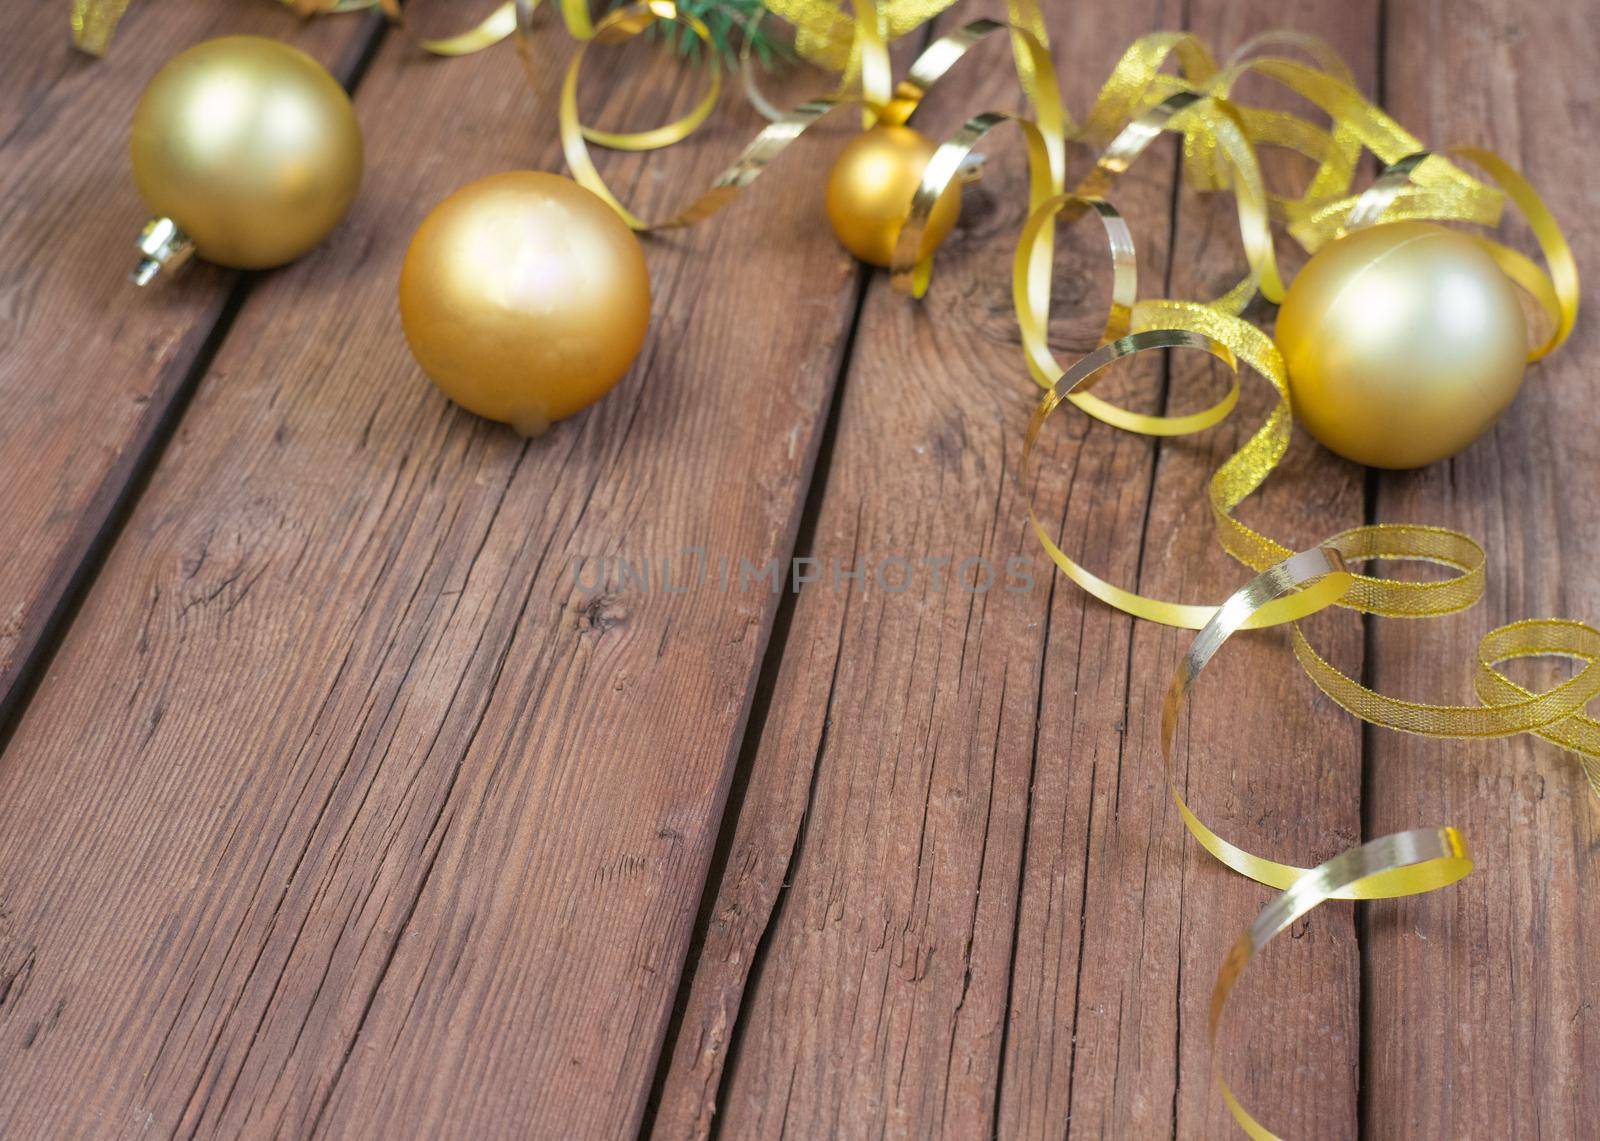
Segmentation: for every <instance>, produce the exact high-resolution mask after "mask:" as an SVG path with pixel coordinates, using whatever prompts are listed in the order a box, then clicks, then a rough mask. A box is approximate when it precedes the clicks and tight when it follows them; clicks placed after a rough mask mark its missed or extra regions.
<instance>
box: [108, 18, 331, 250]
mask: <svg viewBox="0 0 1600 1141" xmlns="http://www.w3.org/2000/svg"><path fill="white" fill-rule="evenodd" d="M130 150H131V152H132V157H133V178H134V182H135V183H137V184H138V187H139V196H140V197H141V198H143V199H144V201H145V205H147V206H149V207H150V209H151V210H153V211H154V212H155V213H156V214H158V215H163V216H165V217H168V218H171V219H172V220H173V221H174V222H175V223H177V225H178V226H179V227H180V228H181V229H182V230H183V231H184V232H185V233H186V234H187V235H188V236H189V238H190V239H191V240H192V241H193V242H194V245H195V250H196V251H197V252H198V253H199V254H200V256H201V257H203V258H206V259H208V260H210V261H214V262H217V263H218V264H220V265H226V266H233V267H234V268H236V269H264V268H266V267H268V266H275V265H282V264H283V263H284V262H288V261H293V260H294V259H295V258H297V257H299V256H300V255H301V254H303V253H305V252H306V251H307V250H309V249H310V248H311V247H312V246H314V245H316V244H317V243H318V242H320V241H321V240H322V239H323V238H324V237H325V236H326V235H327V234H328V232H329V231H330V230H332V229H333V227H334V226H336V225H337V224H338V222H339V219H340V218H343V217H344V214H345V211H346V210H348V209H349V208H350V203H351V202H353V201H354V200H355V196H356V190H357V188H358V187H359V186H360V185H361V160H362V153H361V152H362V147H361V127H360V124H358V123H357V122H356V115H355V111H354V109H353V108H352V107H351V106H350V97H349V96H348V95H346V94H345V93H344V88H342V87H340V86H339V83H338V81H337V80H335V79H334V78H333V76H331V75H329V74H328V72H327V70H326V69H324V68H323V66H322V65H321V64H319V63H318V62H317V61H316V60H314V59H312V58H311V57H310V56H308V55H307V54H306V53H305V52H303V51H300V50H299V49H298V48H292V47H290V46H289V45H288V44H284V43H280V42H279V41H277V40H269V39H264V38H262V37H260V36H223V37H222V38H221V39H215V40H207V41H206V42H205V43H202V44H197V45H195V46H194V47H192V48H190V49H189V50H188V51H185V52H181V53H180V54H178V55H176V56H174V57H173V58H172V60H170V61H169V62H168V63H167V65H166V66H165V67H163V68H162V69H161V70H160V71H158V72H157V73H156V75H155V78H154V79H152V80H151V81H150V85H149V86H148V87H146V88H145V90H144V95H143V96H141V97H140V99H139V105H138V107H137V108H136V109H135V110H134V112H133V131H132V137H131V140H130Z"/></svg>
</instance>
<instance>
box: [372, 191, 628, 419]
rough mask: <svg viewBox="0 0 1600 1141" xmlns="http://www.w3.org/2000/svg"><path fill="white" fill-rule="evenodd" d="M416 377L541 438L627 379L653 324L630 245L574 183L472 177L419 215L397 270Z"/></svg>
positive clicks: (616, 223)
mask: <svg viewBox="0 0 1600 1141" xmlns="http://www.w3.org/2000/svg"><path fill="white" fill-rule="evenodd" d="M400 324H401V326H402V328H404V330H405V334H406V340H407V342H409V344H410V345H411V352H412V353H413V354H414V355H415V356H416V358H417V363H418V364H420V365H421V366H422V371H423V372H425V373H427V374H428V376H429V377H430V378H432V380H433V382H434V383H435V384H437V385H438V386H439V388H440V389H441V390H443V392H444V394H445V395H446V396H448V397H449V398H450V399H451V400H454V401H455V402H456V403H457V404H460V405H461V406H462V407H463V408H466V409H467V410H468V411H471V412H476V413H477V414H478V415H480V416H487V417H488V418H489V419H491V420H500V421H503V422H504V423H507V424H510V425H511V426H512V427H513V428H515V429H516V430H517V431H518V432H521V433H522V434H523V435H537V434H539V433H541V432H543V431H544V430H545V429H547V428H548V427H549V426H550V425H551V423H553V422H554V421H556V420H560V419H563V418H564V417H567V416H571V415H572V414H573V413H574V412H578V411H580V410H581V409H584V408H587V407H588V406H589V405H591V404H593V403H594V402H595V401H597V400H599V399H600V398H601V397H602V396H604V395H605V394H606V393H607V392H609V391H610V390H611V387H612V386H613V385H615V384H616V383H617V381H618V380H620V379H622V376H623V374H624V373H626V372H627V371H628V368H629V366H630V365H632V364H633V359H634V357H636V356H638V354H639V348H640V346H641V345H643V344H644V335H645V330H646V329H647V327H648V326H649V324H650V275H649V273H648V272H647V270H646V269H645V262H644V251H643V250H642V249H640V248H639V239H638V238H636V237H634V234H633V231H632V230H630V229H628V227H627V226H626V225H624V224H623V221H622V219H621V218H619V217H618V216H617V214H616V212H615V211H613V210H612V209H611V207H610V206H608V205H606V203H605V202H603V201H601V199H599V198H598V197H596V196H595V195H593V194H591V193H590V192H589V191H587V190H585V189H584V188H583V187H581V186H579V185H578V184H577V183H576V182H573V181H572V180H571V179H568V178H562V177H560V176H559V175H554V174H542V173H539V172H536V171H514V172H511V173H508V174H494V175H490V176H489V177H488V178H480V179H479V180H478V181H477V182H472V183H469V184H467V185H466V186H463V187H462V188H461V189H460V190H457V191H456V192H455V193H454V194H452V195H450V197H448V198H446V199H445V200H444V201H443V202H441V203H439V205H438V206H436V207H434V209H433V212H432V213H430V214H429V215H428V216H427V217H426V218H424V219H423V220H422V225H421V226H419V227H417V232H416V235H415V236H414V237H413V238H412V239H411V247H410V248H409V249H408V250H407V251H406V260H405V265H404V266H403V267H402V268H401V270H400Z"/></svg>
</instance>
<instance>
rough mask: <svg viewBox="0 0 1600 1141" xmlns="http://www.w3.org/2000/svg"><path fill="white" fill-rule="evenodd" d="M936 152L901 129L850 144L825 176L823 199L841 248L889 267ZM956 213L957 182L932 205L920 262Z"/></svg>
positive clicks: (877, 130)
mask: <svg viewBox="0 0 1600 1141" xmlns="http://www.w3.org/2000/svg"><path fill="white" fill-rule="evenodd" d="M936 150H938V147H936V146H935V145H934V144H933V142H932V141H931V140H930V139H928V138H927V137H926V136H925V135H922V134H920V133H919V132H917V131H914V130H912V129H911V128H910V127H900V126H882V127H873V128H872V129H871V130H870V131H864V132H863V133H862V134H860V135H858V136H857V137H856V138H854V139H852V140H851V141H850V142H849V144H848V145H847V146H846V147H845V148H844V150H843V151H841V152H840V154H839V158H838V161H836V162H835V163H834V164H833V172H832V173H831V174H829V176H828V199H827V200H828V221H829V222H831V223H832V224H833V232H834V233H835V234H837V235H838V237H839V241H840V243H841V244H842V245H843V246H844V248H845V249H847V250H849V251H850V252H851V253H852V254H854V255H855V256H856V257H858V258H860V259H861V260H862V261H864V262H867V263H869V264H871V265H876V266H882V267H883V268H885V269H887V268H888V267H889V263H890V262H891V261H892V260H893V259H894V244H895V241H896V239H897V238H899V236H900V227H901V225H902V224H904V222H905V220H906V215H907V214H909V213H910V212H911V198H912V196H913V195H915V194H916V192H917V184H918V183H920V182H921V181H922V171H923V168H924V167H926V166H927V165H928V160H929V159H931V158H932V157H933V152H934V151H936ZM960 213H961V186H960V183H959V181H956V182H952V183H951V184H950V185H949V186H948V187H946V188H945V192H944V193H943V194H941V195H940V196H939V199H938V201H937V202H935V203H934V206H933V213H932V214H931V215H930V216H929V218H928V225H927V229H926V230H924V231H923V235H922V248H921V250H920V252H919V254H918V256H919V258H920V257H927V256H928V255H929V254H931V253H933V251H934V250H936V249H938V248H939V245H940V243H942V242H943V241H944V240H945V238H946V237H948V236H949V234H950V231H951V229H952V228H953V227H954V226H955V224H956V218H957V217H958V216H959V215H960Z"/></svg>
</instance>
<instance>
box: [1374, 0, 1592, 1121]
mask: <svg viewBox="0 0 1600 1141" xmlns="http://www.w3.org/2000/svg"><path fill="white" fill-rule="evenodd" d="M1595 16H1596V11H1595V8H1594V6H1593V5H1575V4H1574V5H1533V4H1517V3H1508V2H1505V0H1495V2H1490V3H1481V4H1472V5H1461V4H1445V3H1429V4H1415V5H1413V4H1391V5H1389V34H1388V37H1387V54H1388V59H1387V67H1386V74H1387V76H1388V84H1387V92H1388V101H1389V106H1390V107H1391V108H1392V109H1393V111H1394V112H1395V114H1397V115H1399V116H1400V117H1401V119H1402V120H1403V121H1405V122H1408V123H1412V124H1414V125H1415V127H1416V128H1417V129H1418V130H1419V131H1420V132H1422V133H1423V135H1424V137H1426V138H1428V139H1431V140H1438V141H1439V142H1471V143H1476V144H1479V145H1486V146H1489V147H1492V148H1493V149H1495V150H1497V151H1499V152H1500V153H1501V154H1503V155H1504V156H1505V157H1506V158H1507V159H1508V160H1509V161H1511V162H1512V163H1514V164H1515V165H1517V166H1518V167H1520V168H1521V169H1522V170H1523V171H1524V172H1525V173H1526V174H1527V176H1528V177H1529V178H1530V179H1532V180H1533V183H1534V185H1535V186H1537V187H1538V188H1539V190H1540V192H1541V194H1543V195H1544V197H1545V199H1546V201H1547V202H1548V203H1549V205H1550V207H1551V209H1552V210H1554V211H1555V214H1556V216H1557V217H1558V218H1559V219H1560V220H1561V223H1562V226H1563V227H1564V228H1565V230H1566V233H1567V236H1568V238H1569V240H1570V241H1571V242H1572V245H1573V248H1574V249H1575V250H1576V251H1577V257H1578V261H1579V265H1580V268H1581V269H1582V270H1583V271H1585V272H1587V273H1588V274H1589V277H1588V279H1587V281H1586V285H1587V286H1588V287H1589V288H1586V290H1585V295H1584V299H1583V303H1584V306H1585V308H1586V312H1585V313H1584V314H1583V316H1582V317H1580V319H1579V322H1578V327H1577V330H1576V332H1575V333H1574V334H1573V337H1572V339H1571V340H1570V341H1568V343H1567V344H1566V346H1565V347H1564V348H1562V350H1561V351H1560V352H1558V353H1556V354H1555V355H1554V356H1551V357H1548V358H1546V359H1545V360H1544V361H1542V362H1540V363H1539V364H1538V365H1535V366H1533V367H1532V368H1530V370H1529V373H1528V378H1527V380H1526V382H1525V383H1524V385H1523V388H1522V392H1521V393H1520V394H1519V395H1518V397H1517V400H1516V403H1514V404H1513V405H1512V406H1511V408H1510V410H1509V411H1508V412H1507V414H1506V415H1505V416H1504V417H1503V418H1502V419H1501V421H1500V423H1499V424H1498V425H1496V427H1495V429H1494V431H1493V432H1491V433H1490V434H1489V435H1487V436H1485V437H1484V438H1483V439H1481V440H1479V441H1478V442H1477V443H1476V444H1474V445H1472V447H1470V448H1468V449H1467V450H1466V451H1465V452H1463V453H1462V454H1461V455H1459V456H1457V457H1456V458H1454V459H1452V460H1450V461H1448V462H1446V463H1442V464H1437V465H1435V466H1434V467H1432V468H1429V469H1427V470H1425V471H1422V472H1419V473H1416V474H1412V475H1404V476H1389V475H1386V476H1384V477H1383V478H1382V479H1380V480H1379V481H1378V484H1377V497H1376V508H1377V515H1378V517H1379V518H1380V519H1381V520H1384V521H1400V520H1404V521H1411V520H1417V521H1421V522H1426V523H1441V524H1447V525H1449V526H1452V527H1458V528H1460V529H1462V530H1465V531H1467V532H1469V533H1471V534H1472V535H1474V536H1476V537H1477V538H1478V540H1479V541H1480V542H1482V543H1483V545H1484V547H1485V549H1486V550H1487V551H1488V552H1489V563H1488V568H1487V569H1488V576H1489V589H1488V592H1487V593H1486V594H1485V596H1484V600H1483V602H1481V603H1480V604H1479V605H1478V606H1477V607H1475V608H1474V609H1472V610H1470V611H1468V612H1466V613H1465V614H1462V615H1459V616H1456V617H1454V618H1451V619H1448V620H1444V621H1435V622H1423V623H1408V622H1381V621H1380V622H1375V623H1374V624H1373V628H1372V670H1373V674H1372V676H1373V682H1374V684H1375V685H1377V686H1378V687H1379V688H1381V689H1382V690H1384V691H1385V692H1387V693H1394V694H1399V695H1402V696H1406V697H1411V698H1413V699H1415V700H1420V701H1466V702H1470V701H1471V700H1472V681H1471V668H1470V663H1471V662H1473V661H1474V660H1475V654H1476V652H1477V643H1478V639H1479V638H1480V637H1481V636H1482V635H1483V634H1484V633H1485V632H1487V631H1488V630H1490V629H1492V628H1494V627H1495V626H1499V625H1501V624H1502V623H1505V622H1510V621H1515V620H1516V619H1519V618H1537V617H1546V616H1551V615H1556V616H1563V617H1577V618H1582V619H1584V620H1586V621H1588V622H1590V623H1594V622H1595V621H1596V620H1597V618H1600V512H1597V511H1596V510H1595V501H1594V488H1595V486H1596V477H1597V474H1600V401H1597V399H1596V397H1597V395H1600V386H1597V381H1596V370H1595V361H1596V354H1597V353H1600V336H1597V335H1596V326H1595V323H1594V316H1595V313H1596V301H1597V297H1596V295H1595V292H1594V290H1593V288H1592V286H1593V282H1594V273H1595V269H1596V265H1595V261H1594V251H1595V250H1596V249H1597V248H1600V216H1597V210H1596V207H1597V206H1600V172H1597V171H1596V170H1595V165H1594V163H1593V162H1592V161H1591V160H1589V159H1588V158H1585V157H1583V155H1584V152H1585V151H1587V150H1589V149H1591V148H1592V147H1593V145H1594V142H1595V139H1596V126H1595V125H1596V121H1597V119H1596V114H1595V112H1596V104H1595V99H1594V96H1593V93H1592V91H1591V89H1590V88H1591V79H1592V77H1593V76H1594V75H1595V73H1596V71H1597V70H1600V41H1597V40H1596V38H1595V32H1594V21H1595ZM1510 232H1511V233H1513V234H1514V233H1516V229H1515V228H1514V227H1513V228H1512V229H1511V231H1510ZM1529 248H1531V247H1529ZM1397 570H1399V571H1401V572H1402V573H1404V572H1408V571H1409V572H1410V573H1416V568H1407V567H1404V566H1401V567H1398V568H1397ZM1423 573H1426V572H1423ZM1525 665H1526V663H1525ZM1565 673H1567V671H1565V670H1562V671H1556V670H1550V671H1547V672H1545V673H1543V674H1539V673H1536V672H1534V671H1527V672H1523V673H1521V674H1520V676H1523V677H1526V678H1528V679H1529V680H1530V682H1531V681H1532V680H1535V679H1538V680H1541V681H1542V683H1543V684H1545V685H1548V684H1551V683H1552V682H1553V681H1554V680H1556V679H1557V678H1559V677H1560V676H1563V675H1564V674H1565ZM1590 712H1591V714H1592V713H1593V712H1594V711H1593V710H1591V711H1590ZM1368 748H1369V752H1368V773H1369V786H1370V794H1369V796H1368V799H1367V807H1368V812H1369V825H1368V828H1369V830H1370V831H1372V832H1374V833H1383V832H1390V831H1393V830H1395V829H1397V828H1405V827H1414V826H1417V825H1422V824H1431V823H1450V824H1454V825H1455V826H1456V827H1458V828H1460V829H1461V830H1462V831H1463V832H1464V833H1465V834H1466V836H1467V839H1468V842H1469V843H1470V844H1471V846H1472V849H1473V851H1474V854H1475V855H1476V856H1477V859H1478V870H1477V871H1476V872H1475V873H1474V874H1473V875H1472V876H1470V877H1469V878H1468V879H1466V880H1464V881H1463V882H1462V883H1461V884H1459V885H1458V886H1457V887H1455V888H1453V889H1451V891H1449V892H1447V893H1441V894H1439V895H1437V896H1424V897H1419V898H1417V899H1412V900H1406V901H1402V902H1400V903H1399V904H1391V905H1385V907H1384V909H1382V910H1380V909H1378V908H1374V909H1373V912H1372V915H1371V924H1370V926H1371V930H1370V936H1369V939H1368V942H1367V948H1366V950H1367V957H1368V968H1369V969H1368V971H1367V981H1368V987H1369V996H1370V1003H1369V1017H1368V1019H1367V1047H1368V1048H1367V1058H1366V1070H1367V1072H1368V1073H1369V1074H1370V1075H1371V1077H1370V1086H1369V1089H1368V1094H1367V1102H1366V1121H1365V1124H1366V1125H1367V1126H1368V1127H1369V1128H1370V1129H1371V1130H1372V1131H1373V1132H1375V1133H1380V1132H1381V1133H1394V1134H1405V1135H1409V1136H1418V1135H1430V1136H1450V1135H1455V1136H1469V1135H1470V1136H1474V1137H1581V1136H1593V1134H1594V1129H1595V1124H1594V1123H1595V1121H1596V1120H1600V1081H1596V1079H1595V1067H1596V1064H1597V1063H1600V1003H1597V1000H1596V993H1597V990H1600V964H1597V963H1596V962H1595V953H1594V951H1595V934H1594V931H1595V927H1594V924H1595V921H1596V919H1597V918H1600V911H1597V906H1596V901H1597V900H1600V861H1597V859H1596V851H1597V847H1596V845H1597V843H1600V811H1597V809H1596V807H1595V804H1594V797H1593V794H1592V793H1591V792H1590V791H1589V787H1588V784H1587V782H1586V781H1585V780H1584V779H1583V774H1582V773H1581V771H1580V770H1579V768H1578V766H1577V764H1576V763H1575V762H1574V761H1573V758H1572V757H1571V756H1569V755H1567V754H1565V753H1563V752H1562V751H1561V750H1560V749H1558V748H1556V747H1554V746H1552V745H1550V744H1547V743H1546V742H1543V741H1538V740H1535V739H1534V738H1531V737H1518V738H1513V739H1511V740H1507V741H1487V742H1481V743H1473V742H1466V741H1430V740H1422V739H1418V738H1413V737H1407V736H1404V735H1402V734H1398V733H1387V732H1383V731H1379V730H1374V731H1372V732H1371V733H1370V734H1369V745H1368Z"/></svg>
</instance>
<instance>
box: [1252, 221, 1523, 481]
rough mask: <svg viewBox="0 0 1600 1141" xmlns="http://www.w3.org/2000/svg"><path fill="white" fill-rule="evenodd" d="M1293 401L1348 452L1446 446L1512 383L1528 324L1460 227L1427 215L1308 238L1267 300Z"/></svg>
mask: <svg viewBox="0 0 1600 1141" xmlns="http://www.w3.org/2000/svg"><path fill="white" fill-rule="evenodd" d="M1276 336H1277V341H1278V347H1279V348H1280V349H1282V350H1283V358H1284V363H1285V364H1287V365H1288V368H1289V389H1290V394H1291V396H1292V398H1293V406H1294V412H1295V415H1296V416H1298V417H1299V418H1300V420H1301V422H1302V423H1303V424H1305V426H1306V428H1307V429H1308V430H1309V431H1310V432H1311V434H1312V435H1313V436H1315V437H1316V438H1317V439H1319V440H1321V441H1322V442H1323V443H1324V444H1325V445H1327V446H1328V448H1330V449H1331V450H1333V451H1335V452H1338V453H1339V454H1340V455H1341V456H1344V457H1345V458H1346V459H1352V460H1355V461H1356V462H1357V463H1362V464H1368V465H1370V466H1372V467H1382V468H1414V467H1422V466H1423V465H1424V464H1430V463H1433V462H1434V461H1435V460H1439V459H1443V458H1444V457H1446V456H1449V455H1454V454H1455V453H1456V452H1459V451H1460V450H1461V449H1462V448H1464V447H1466V446H1467V445H1468V444H1470V443H1472V441H1473V440H1476V439H1477V438H1478V437H1479V436H1481V435H1482V434H1483V433H1484V432H1485V431H1487V430H1488V428H1489V426H1490V425H1491V424H1493V423H1494V422H1495V420H1496V419H1497V418H1498V417H1499V415H1500V413H1501V412H1503V411H1505V408H1506V406H1507V405H1508V404H1510V403H1511V400H1512V398H1513V397H1514V396H1516V394H1517V389H1518V387H1520V386H1521V384H1522V374H1523V370H1524V368H1525V367H1526V363H1527V359H1528V329H1527V324H1526V321H1525V319H1524V317H1523V314H1522V308H1521V305H1520V304H1519V302H1518V300H1517V293H1516V287H1515V286H1513V285H1512V284H1511V281H1510V279H1509V278H1507V277H1506V275H1505V274H1504V273H1503V272H1502V271H1501V269H1500V267H1499V266H1497V265H1496V264H1495V263H1494V260H1493V259H1492V258H1490V256H1489V255H1488V254H1487V253H1485V252H1484V250H1483V249H1482V248H1481V247H1479V246H1478V245H1477V243H1475V242H1474V241H1472V239H1471V238H1468V237H1467V236H1465V235H1464V234H1460V233H1457V232H1455V231H1454V230H1447V229H1445V228H1444V227H1443V226H1436V225H1433V224H1432V223H1428V222H1393V223H1389V224H1386V225H1379V226H1370V227H1367V228H1365V229H1361V230H1356V231H1353V232H1352V233H1349V234H1346V235H1345V236H1344V237H1342V238H1339V239H1337V240H1336V241H1333V242H1330V243H1328V245H1327V246H1325V247H1324V248H1323V249H1321V250H1319V251H1317V254H1316V256H1314V257H1313V258H1312V259H1311V260H1310V261H1308V262H1307V263H1306V265H1305V267H1304V268H1303V269H1302V270H1301V271H1300V273H1299V275H1298V276H1297V277H1296V278H1295V279H1294V281H1293V283H1292V284H1291V285H1290V286H1289V291H1288V294H1287V296H1285V297H1284V299H1283V307H1282V308H1281V309H1280V310H1279V311H1278V326H1277V333H1276Z"/></svg>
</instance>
